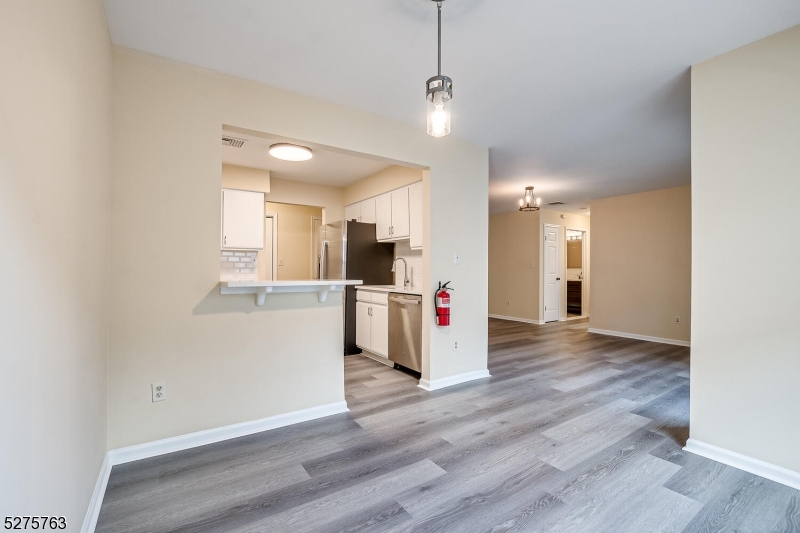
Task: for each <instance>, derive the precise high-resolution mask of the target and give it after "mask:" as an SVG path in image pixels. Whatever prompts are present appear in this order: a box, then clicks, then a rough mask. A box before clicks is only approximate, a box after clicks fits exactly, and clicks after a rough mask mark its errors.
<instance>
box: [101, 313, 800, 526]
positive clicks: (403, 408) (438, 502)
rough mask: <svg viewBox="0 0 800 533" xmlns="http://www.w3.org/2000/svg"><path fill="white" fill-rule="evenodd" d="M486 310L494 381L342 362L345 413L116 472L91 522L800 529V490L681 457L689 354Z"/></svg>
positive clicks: (576, 324)
mask: <svg viewBox="0 0 800 533" xmlns="http://www.w3.org/2000/svg"><path fill="white" fill-rule="evenodd" d="M587 326H588V323H587V321H584V320H580V321H570V322H568V323H556V324H552V325H550V324H548V325H545V326H533V325H526V324H519V323H514V322H506V321H501V320H494V319H491V320H490V322H489V344H490V345H489V370H490V371H491V374H492V377H491V378H489V379H485V380H482V381H478V382H473V383H470V384H463V385H460V386H457V387H451V388H449V389H445V390H441V391H436V392H433V393H429V392H425V391H423V390H422V389H419V388H418V387H417V386H416V385H417V382H416V380H414V379H413V378H412V377H410V376H408V375H406V374H403V373H401V372H398V371H394V370H392V369H390V368H388V367H386V366H383V365H381V364H380V363H377V362H375V361H372V360H370V359H367V358H364V357H360V356H354V357H348V358H346V359H345V379H346V392H347V403H348V405H349V407H350V409H351V412H350V413H348V414H342V415H336V416H332V417H329V418H325V419H322V420H317V421H313V422H308V423H304V424H299V425H296V426H292V427H288V428H283V429H277V430H273V431H268V432H264V433H260V434H257V435H252V436H248V437H243V438H239V439H235V440H230V441H226V442H223V443H218V444H214V445H209V446H205V447H202V448H195V449H192V450H187V451H184V452H178V453H174V454H170V455H166V456H161V457H157V458H153V459H146V460H142V461H138V462H134V463H128V464H125V465H119V466H115V467H114V468H113V470H112V472H111V478H110V480H109V484H108V489H107V491H106V495H105V499H104V501H103V506H102V509H101V511H100V519H99V522H98V526H97V531H98V532H115V533H123V532H148V533H150V532H199V531H219V532H223V531H224V532H256V531H259V532H261V531H266V532H282V531H287V532H293V533H300V532H312V531H324V532H333V531H349V532H352V531H364V532H367V531H369V532H372V531H390V532H401V531H425V532H434V531H435V532H439V531H441V532H444V531H453V532H473V531H474V532H511V531H540V532H592V533H595V532H614V533H623V532H635V533H641V532H667V531H675V532H681V531H685V532H723V531H728V532H742V533H744V532H747V533H749V532H786V533H797V532H800V491H796V490H793V489H790V488H788V487H785V486H783V485H779V484H777V483H774V482H772V481H768V480H765V479H762V478H759V477H756V476H753V475H750V474H747V473H745V472H742V471H740V470H736V469H734V468H731V467H727V466H724V465H721V464H719V463H715V462H713V461H709V460H707V459H704V458H702V457H699V456H695V455H692V454H688V453H685V452H683V451H682V450H681V447H682V446H683V444H684V443H685V441H686V439H687V437H688V426H689V349H688V348H682V347H676V346H669V345H664V344H653V343H648V342H642V341H635V340H630V339H622V338H616V337H607V336H601V335H595V334H590V333H587Z"/></svg>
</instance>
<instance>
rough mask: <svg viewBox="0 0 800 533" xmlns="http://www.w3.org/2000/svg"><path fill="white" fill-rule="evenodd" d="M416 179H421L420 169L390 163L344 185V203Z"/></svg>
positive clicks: (362, 198)
mask: <svg viewBox="0 0 800 533" xmlns="http://www.w3.org/2000/svg"><path fill="white" fill-rule="evenodd" d="M418 181H422V170H417V169H413V168H409V167H404V166H400V165H392V166H390V167H389V168H387V169H385V170H381V171H380V172H378V173H376V174H373V175H372V176H368V177H366V178H364V179H363V180H359V181H357V182H355V183H353V184H352V185H348V186H347V187H345V188H344V196H343V200H344V205H350V204H354V203H356V202H360V201H361V200H366V199H367V198H372V197H373V196H378V195H379V194H383V193H385V192H388V191H393V190H395V189H399V188H400V187H405V186H406V185H410V184H412V183H416V182H418Z"/></svg>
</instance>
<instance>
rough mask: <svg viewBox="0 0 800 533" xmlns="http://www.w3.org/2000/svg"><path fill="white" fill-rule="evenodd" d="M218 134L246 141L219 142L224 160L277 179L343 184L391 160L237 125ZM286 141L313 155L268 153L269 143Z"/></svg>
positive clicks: (353, 181)
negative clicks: (276, 155)
mask: <svg viewBox="0 0 800 533" xmlns="http://www.w3.org/2000/svg"><path fill="white" fill-rule="evenodd" d="M222 136H230V137H233V138H235V139H241V140H244V141H246V142H245V143H244V146H242V147H241V148H234V147H232V146H224V145H223V146H222V162H223V163H224V164H227V165H239V166H242V167H250V168H260V169H262V170H269V171H270V175H271V176H272V177H274V178H278V179H285V180H293V181H305V182H308V183H315V184H318V185H331V186H334V187H346V186H348V185H350V184H352V183H355V182H357V181H359V180H362V179H364V178H366V177H368V176H371V175H373V174H376V173H378V172H380V171H381V170H384V169H386V168H388V167H390V166H392V165H393V164H394V163H393V162H390V161H385V160H380V159H376V158H370V157H367V156H361V155H355V154H352V153H345V152H342V151H339V150H334V149H331V148H329V147H327V146H322V145H319V144H315V143H308V142H303V141H293V140H289V139H286V138H284V137H279V136H276V135H269V134H265V133H256V132H247V131H246V130H242V129H239V128H231V127H223V129H222ZM286 142H288V143H292V144H299V145H301V146H306V147H308V148H311V150H312V152H313V154H314V156H313V157H312V158H311V159H310V160H308V161H282V160H280V159H276V158H274V157H272V156H271V155H269V147H270V146H271V145H273V144H276V143H286Z"/></svg>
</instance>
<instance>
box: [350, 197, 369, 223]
mask: <svg viewBox="0 0 800 533" xmlns="http://www.w3.org/2000/svg"><path fill="white" fill-rule="evenodd" d="M344 219H345V220H355V221H356V222H363V223H365V224H375V198H370V199H368V200H364V201H362V202H358V203H355V204H350V205H348V206H347V207H345V208H344Z"/></svg>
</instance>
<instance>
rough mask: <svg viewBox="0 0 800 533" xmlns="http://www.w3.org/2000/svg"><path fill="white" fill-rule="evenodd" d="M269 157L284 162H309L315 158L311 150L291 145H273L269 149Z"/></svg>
mask: <svg viewBox="0 0 800 533" xmlns="http://www.w3.org/2000/svg"><path fill="white" fill-rule="evenodd" d="M269 155H271V156H272V157H275V158H277V159H283V160H284V161H308V160H309V159H311V158H312V157H314V154H313V153H311V148H308V147H305V146H300V145H297V144H289V143H278V144H273V145H272V146H270V147H269Z"/></svg>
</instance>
